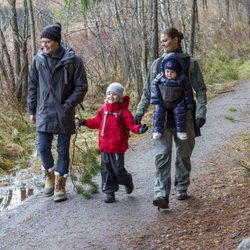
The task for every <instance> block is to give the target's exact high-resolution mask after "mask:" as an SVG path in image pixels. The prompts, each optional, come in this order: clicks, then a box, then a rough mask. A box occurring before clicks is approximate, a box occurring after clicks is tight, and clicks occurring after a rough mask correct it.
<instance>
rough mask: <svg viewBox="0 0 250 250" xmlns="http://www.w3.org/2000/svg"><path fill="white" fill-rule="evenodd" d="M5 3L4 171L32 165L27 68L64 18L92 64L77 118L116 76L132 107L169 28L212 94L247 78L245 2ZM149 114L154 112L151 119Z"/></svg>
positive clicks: (0, 63)
mask: <svg viewBox="0 0 250 250" xmlns="http://www.w3.org/2000/svg"><path fill="white" fill-rule="evenodd" d="M0 6H1V7H0V21H1V23H0V174H6V173H12V172H13V171H15V170H16V169H17V166H18V169H20V168H24V167H27V165H28V160H29V159H30V155H31V154H32V151H33V150H34V147H35V145H36V139H35V138H36V135H35V128H34V125H32V124H30V123H29V117H28V113H27V105H26V98H27V79H28V67H29V64H30V63H31V61H32V57H33V56H34V54H35V53H36V51H37V49H38V48H39V46H40V32H41V30H42V29H43V27H44V26H46V25H48V24H51V23H53V22H60V23H61V24H62V33H63V39H62V40H63V41H64V42H66V43H68V44H70V46H72V47H73V48H74V49H75V50H76V51H77V53H78V54H79V55H80V56H81V58H82V59H83V61H84V65H85V67H86V70H87V75H88V81H89V91H88V94H87V96H86V99H85V100H84V108H85V110H84V111H83V110H82V108H81V107H79V108H78V113H79V115H80V116H85V117H88V116H90V115H93V114H94V113H95V112H96V110H97V108H98V107H99V105H101V104H102V102H103V98H104V94H105V89H106V87H107V85H108V84H109V83H110V82H112V81H118V82H121V83H123V84H124V85H125V89H126V93H127V94H129V95H130V96H131V109H132V111H133V112H134V111H135V107H136V104H137V103H138V100H139V99H140V96H141V94H142V88H143V82H144V80H145V77H146V75H147V72H148V69H149V67H150V65H151V63H152V61H153V60H154V59H155V58H157V57H158V56H159V55H161V54H162V50H161V48H160V44H159V35H160V32H161V31H162V30H163V29H165V28H167V27H171V26H174V27H176V28H177V29H179V30H181V31H182V32H183V34H184V37H185V39H184V42H183V44H182V46H183V48H184V49H185V50H187V51H188V52H189V53H190V54H191V55H193V57H194V58H195V59H197V60H198V62H199V63H200V65H201V68H202V72H203V74H204V79H205V82H206V85H207V88H208V96H209V98H211V97H212V96H214V95H216V94H218V93H221V92H225V91H230V88H231V87H232V86H233V85H235V84H237V83H239V82H241V81H242V80H244V79H247V78H249V77H250V60H249V56H250V2H249V1H248V0H234V1H233V0H221V1H215V0H210V1H206V0H200V1H197V0H184V1H183V0H164V1H163V0H158V1H157V0H148V1H144V0H128V1H123V0H103V1H98V0H92V1H86V0H75V1H74V0H71V1H70V0H65V1H60V0H57V1H53V0H34V1H32V0H17V1H16V0H0ZM150 117H151V111H149V112H148V113H147V114H146V119H148V123H150ZM227 118H228V119H230V117H227ZM85 136H86V137H85V140H86V138H87V139H88V140H89V141H91V139H89V138H92V137H88V133H85ZM92 141H94V143H95V144H96V139H95V140H92ZM95 146H96V145H95Z"/></svg>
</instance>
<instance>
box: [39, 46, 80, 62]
mask: <svg viewBox="0 0 250 250" xmlns="http://www.w3.org/2000/svg"><path fill="white" fill-rule="evenodd" d="M46 56H48V55H47V54H46V53H44V51H43V48H40V49H39V50H38V52H37V54H36V58H37V59H38V60H41V61H43V60H45V58H46ZM52 57H55V58H59V59H61V63H62V64H65V63H68V62H69V61H73V60H74V58H75V51H74V50H73V49H72V48H71V47H69V46H68V45H67V44H65V43H61V44H60V47H59V48H58V50H57V51H56V53H55V54H54V55H52Z"/></svg>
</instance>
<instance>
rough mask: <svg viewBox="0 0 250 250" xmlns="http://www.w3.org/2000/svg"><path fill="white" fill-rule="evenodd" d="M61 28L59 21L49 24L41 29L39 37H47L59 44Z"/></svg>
mask: <svg viewBox="0 0 250 250" xmlns="http://www.w3.org/2000/svg"><path fill="white" fill-rule="evenodd" d="M61 29H62V26H61V24H60V23H54V24H50V25H48V26H46V27H45V28H44V29H43V31H42V33H41V38H48V39H51V40H53V41H56V42H58V43H59V44H60V43H61Z"/></svg>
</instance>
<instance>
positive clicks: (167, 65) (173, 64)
mask: <svg viewBox="0 0 250 250" xmlns="http://www.w3.org/2000/svg"><path fill="white" fill-rule="evenodd" d="M163 69H164V71H165V70H166V69H170V70H174V71H175V72H176V74H177V75H178V74H180V73H181V70H182V68H181V64H180V63H179V62H178V61H177V60H176V59H174V58H170V59H169V60H168V59H166V60H165V61H164V62H163Z"/></svg>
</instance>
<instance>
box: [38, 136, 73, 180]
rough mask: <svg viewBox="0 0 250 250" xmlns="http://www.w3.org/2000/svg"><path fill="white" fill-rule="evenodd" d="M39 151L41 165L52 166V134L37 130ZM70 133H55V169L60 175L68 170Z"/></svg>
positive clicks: (46, 167) (48, 167)
mask: <svg viewBox="0 0 250 250" xmlns="http://www.w3.org/2000/svg"><path fill="white" fill-rule="evenodd" d="M37 134H38V146H39V153H40V157H41V160H42V164H43V167H44V168H45V169H47V170H48V169H50V168H53V167H54V158H53V155H52V152H51V149H52V141H53V136H54V134H51V133H45V132H37ZM70 138H71V134H58V135H57V153H58V158H57V165H56V167H55V171H56V172H58V173H59V175H60V176H64V175H65V174H68V172H69V161H70V159H69V147H70Z"/></svg>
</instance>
